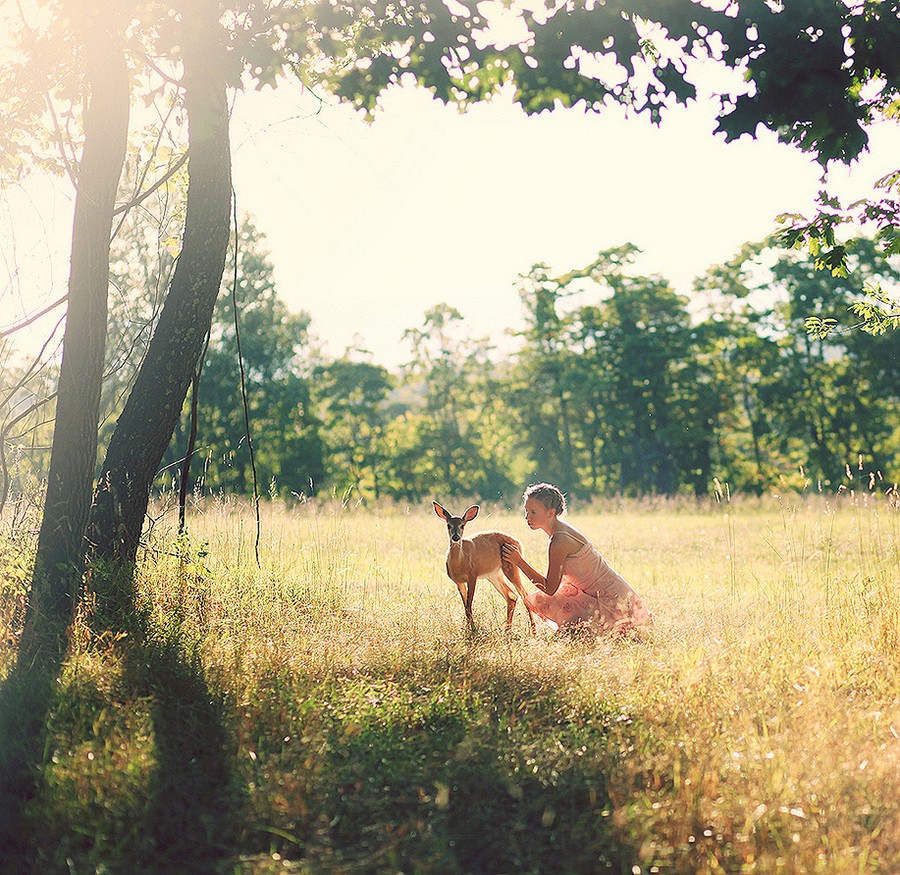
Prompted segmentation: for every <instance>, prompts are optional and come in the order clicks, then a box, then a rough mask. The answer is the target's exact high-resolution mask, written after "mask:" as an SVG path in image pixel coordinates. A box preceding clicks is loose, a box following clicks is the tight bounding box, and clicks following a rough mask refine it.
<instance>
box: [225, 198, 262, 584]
mask: <svg viewBox="0 0 900 875" xmlns="http://www.w3.org/2000/svg"><path fill="white" fill-rule="evenodd" d="M231 198H232V203H233V205H234V276H233V278H232V283H231V309H232V310H233V311H234V335H235V339H236V340H237V354H238V366H239V368H240V372H241V400H242V401H243V404H244V432H245V434H246V435H247V448H248V449H249V451H250V471H251V472H252V474H253V505H254V507H255V508H256V542H255V544H254V551H255V553H256V564H257V566H260V561H259V538H260V529H261V524H260V519H259V483H258V481H257V476H256V453H255V451H254V449H253V439H252V436H251V433H250V431H251V430H250V405H249V402H248V400H247V374H246V372H245V370H244V353H243V349H242V348H241V328H240V319H239V317H238V302H237V286H238V243H239V239H240V235H239V234H238V220H237V195H236V194H235V192H234V187H232V189H231Z"/></svg>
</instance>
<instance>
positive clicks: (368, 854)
mask: <svg viewBox="0 0 900 875" xmlns="http://www.w3.org/2000/svg"><path fill="white" fill-rule="evenodd" d="M395 679H396V678H395ZM522 681H523V679H522V677H521V676H519V677H515V678H512V677H511V676H510V675H508V674H507V673H504V672H497V673H496V674H490V673H485V674H482V675H481V676H480V677H479V679H478V684H477V688H476V689H475V694H474V697H473V699H470V701H469V703H463V704H459V706H457V704H455V703H450V704H449V705H448V703H447V702H446V700H445V698H444V695H443V693H441V694H440V695H438V694H437V693H436V691H432V692H431V693H424V694H423V695H424V697H425V698H428V697H430V701H424V700H423V701H420V702H418V703H414V704H412V706H411V707H407V708H405V710H397V711H392V710H391V709H390V708H387V709H382V710H381V712H380V713H379V712H378V710H377V706H376V707H375V710H373V712H372V713H371V714H370V715H368V716H367V715H365V714H359V713H357V714H355V715H353V716H352V717H351V718H350V721H349V722H348V723H345V724H344V725H343V726H340V725H336V726H334V727H333V729H332V743H331V745H330V746H329V747H330V750H329V762H328V763H327V765H326V767H325V770H324V771H325V772H326V773H327V774H328V775H329V776H330V783H331V786H330V789H329V792H328V793H327V794H325V807H324V810H323V811H322V816H321V817H320V819H319V822H320V824H322V825H323V826H322V828H320V829H319V830H318V832H317V834H315V835H312V836H310V840H309V841H308V842H307V844H306V847H305V854H304V856H305V859H306V863H307V865H310V866H311V867H312V869H311V871H328V872H331V873H362V872H371V873H382V872H383V873H388V872H391V873H394V872H398V871H402V872H406V873H432V872H441V873H446V875H481V873H484V875H498V873H553V872H565V873H569V875H579V873H603V872H610V873H616V875H618V873H625V872H628V873H630V872H631V871H632V865H633V863H634V862H635V859H636V856H637V855H636V853H635V852H634V849H633V848H631V847H630V846H629V845H628V843H627V842H626V841H625V840H624V839H623V837H622V836H621V835H620V834H618V832H617V830H616V827H615V825H614V818H613V817H612V806H611V803H610V800H609V797H608V791H607V770H608V768H609V764H610V757H611V754H610V752H609V751H608V749H607V747H606V738H605V735H606V729H605V720H606V719H612V718H611V717H608V716H607V715H602V714H599V715H593V716H594V717H596V718H597V719H593V718H589V719H588V720H586V721H584V722H582V723H580V724H578V725H574V724H573V725H566V720H565V718H559V722H557V723H556V724H555V725H554V723H553V719H554V718H552V717H551V716H550V715H551V714H555V713H557V712H558V713H560V714H561V713H562V712H563V711H564V710H565V709H562V708H559V707H558V706H559V705H560V704H561V703H560V702H559V701H558V700H557V699H556V697H554V695H553V693H552V691H548V690H547V689H545V688H542V689H535V690H528V689H524V688H523V683H522ZM413 683H414V684H415V682H413ZM532 694H533V696H532ZM414 695H415V694H414ZM523 703H524V704H525V707H524V709H523V708H521V706H522V705H523ZM548 726H549V727H551V728H550V730H549V731H548ZM585 751H588V752H589V753H587V755H585ZM282 850H283V851H284V853H285V854H286V855H290V853H291V849H290V848H288V847H286V846H285V847H284V848H283V849H282Z"/></svg>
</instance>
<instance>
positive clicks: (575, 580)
mask: <svg viewBox="0 0 900 875" xmlns="http://www.w3.org/2000/svg"><path fill="white" fill-rule="evenodd" d="M565 512H566V499H565V497H564V496H563V494H562V492H560V491H559V489H557V488H556V487H555V486H552V485H551V484H549V483H537V484H535V485H533V486H529V487H528V489H526V490H525V522H526V523H527V525H528V528H530V529H540V530H541V531H543V532H546V533H547V535H548V536H549V538H550V547H549V557H548V558H549V561H548V565H547V574H546V576H544V575H542V574H540V572H538V571H536V570H535V569H534V568H532V567H531V566H530V565H529V564H528V563H527V562H526V561H525V559H524V557H523V556H522V554H521V553H520V552H519V551H518V550H517V549H516V548H515V547H514V546H510V545H507V544H504V545H503V548H502V549H503V558H504V559H508V560H509V561H510V562H512V563H513V564H514V565H518V567H519V568H521V569H522V571H523V573H524V574H525V576H526V577H527V578H529V580H531V582H532V583H534V584H535V586H537V588H538V589H537V591H536V592H532V593H529V594H528V595H527V596H525V601H526V602H527V604H528V607H529V608H531V610H532V611H533V612H534V613H535V614H537V615H538V616H539V617H541V619H543V620H544V621H545V622H546V623H547V624H548V625H549V626H550V627H551V628H553V629H561V628H571V627H575V626H579V625H582V624H584V626H585V627H586V628H591V629H593V630H595V631H597V632H613V633H621V634H624V633H626V632H632V631H640V630H643V629H646V628H647V627H648V626H651V625H652V623H653V615H652V614H651V613H650V611H648V610H647V608H646V607H645V606H644V602H643V601H642V600H641V597H640V596H639V595H638V594H637V593H636V592H635V591H634V589H632V588H631V586H629V585H628V583H627V582H626V581H625V579H624V578H623V577H622V576H621V575H619V574H617V573H616V572H615V571H613V569H612V568H610V566H609V563H608V562H607V561H606V560H605V559H604V558H603V557H602V556H601V555H600V554H599V553H598V552H597V550H596V549H595V547H594V546H593V544H591V542H590V541H588V539H587V538H586V537H585V536H584V535H582V534H581V532H579V531H578V530H577V529H576V528H574V527H573V526H570V525H569V524H568V523H567V522H565V520H562V519H560V516H561V515H562V514H564V513H565Z"/></svg>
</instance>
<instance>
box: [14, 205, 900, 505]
mask: <svg viewBox="0 0 900 875" xmlns="http://www.w3.org/2000/svg"><path fill="white" fill-rule="evenodd" d="M146 235H147V229H146V227H144V226H141V225H135V226H134V227H131V228H128V229H126V230H125V232H124V233H123V234H122V236H121V238H120V241H119V242H118V243H117V244H116V245H115V247H114V251H113V254H114V256H116V257H114V258H113V265H114V270H115V271H118V273H117V282H116V285H117V287H118V288H121V289H128V288H135V287H137V288H147V287H148V286H149V287H152V288H155V287H161V286H163V285H164V284H165V277H164V276H163V277H160V276H159V274H160V272H162V273H163V274H164V273H165V272H166V271H169V270H171V268H172V265H173V262H174V257H173V255H172V253H171V252H169V250H167V249H166V248H165V247H160V246H155V247H144V248H143V250H142V249H141V247H139V246H137V245H136V244H137V240H136V238H140V239H143V240H146ZM156 236H157V237H158V236H159V229H157V232H156ZM232 243H233V244H234V243H235V241H234V240H233V241H232ZM846 249H847V251H846V260H847V270H846V271H845V272H844V273H845V274H846V275H844V276H841V275H834V274H832V273H831V272H830V271H823V270H820V269H817V268H816V266H815V263H814V260H813V259H812V258H811V257H810V256H808V255H805V254H803V253H800V252H797V251H789V250H785V249H783V248H778V247H777V246H776V245H774V242H772V241H764V242H762V243H759V244H753V245H750V244H748V245H747V246H745V247H744V248H743V249H742V250H741V251H740V252H738V253H737V254H736V255H735V257H734V258H733V259H732V260H731V261H729V262H728V263H726V264H723V265H716V266H712V267H710V269H709V270H708V271H707V272H706V273H705V274H704V275H703V276H701V277H698V278H697V280H696V281H695V288H694V290H693V292H692V294H691V295H690V296H685V295H681V294H678V293H677V292H676V291H675V290H673V288H672V286H671V284H670V283H669V282H668V281H667V280H666V278H665V277H663V276H660V275H651V276H645V275H641V274H640V273H639V272H638V271H637V270H636V269H635V260H636V257H637V255H638V254H639V251H638V249H637V248H636V247H635V246H633V245H631V244H625V245H622V246H619V247H616V248H612V249H608V250H605V251H603V252H600V253H599V254H598V255H597V257H596V258H595V259H594V260H593V261H592V262H591V264H589V265H587V266H586V267H584V268H580V269H574V270H571V271H569V272H567V273H565V274H561V275H556V274H554V273H553V272H552V271H551V270H550V269H549V268H548V267H547V266H546V265H542V264H536V265H533V266H532V267H531V268H530V270H528V272H527V273H525V274H523V275H522V276H520V277H519V280H518V284H517V288H518V293H519V297H520V300H521V306H522V312H523V314H524V317H525V318H524V327H523V328H522V329H521V330H520V331H519V332H518V336H517V339H518V343H517V344H516V348H515V350H514V351H513V352H511V353H509V352H507V353H504V354H503V355H500V354H499V353H498V352H497V350H496V349H494V348H493V347H492V346H491V344H490V343H489V341H488V340H487V339H485V338H480V337H478V336H475V335H473V334H472V331H471V329H470V327H469V326H468V325H467V324H466V321H465V320H464V319H463V317H462V316H461V314H460V313H459V312H458V311H457V310H456V309H455V308H454V307H453V306H452V305H450V304H448V303H437V304H435V305H434V306H432V307H431V308H430V309H428V310H427V311H426V312H425V313H424V314H423V315H422V316H421V321H420V322H419V324H418V325H415V326H412V327H410V328H408V329H407V330H406V332H405V333H404V337H403V340H404V343H405V346H406V349H407V350H408V359H407V361H406V362H405V363H404V364H403V365H402V366H401V367H399V368H397V369H395V370H393V371H391V370H389V369H388V368H386V367H385V366H383V365H381V364H379V363H378V362H377V361H375V360H374V358H373V356H372V355H371V354H370V353H368V352H367V351H365V350H361V349H349V350H347V351H346V352H344V353H343V354H342V355H340V356H339V357H329V356H327V355H326V354H325V353H324V351H323V349H322V346H321V344H320V343H319V341H318V340H317V338H316V335H315V331H314V329H315V326H314V325H313V323H312V320H311V318H310V317H309V315H308V314H306V313H303V312H301V313H294V312H291V311H290V310H289V309H288V308H287V306H286V305H285V304H284V302H283V301H282V299H281V298H280V297H279V295H278V290H277V289H276V286H275V283H274V279H273V265H272V262H271V258H270V254H269V252H268V250H267V249H266V241H265V236H264V235H263V234H262V233H261V232H260V231H259V230H258V229H257V228H256V227H255V225H254V223H253V221H252V219H250V218H245V219H244V220H243V221H242V223H241V225H240V226H239V229H238V239H237V242H236V245H233V250H234V252H235V253H236V256H237V270H236V272H234V271H230V270H229V271H226V277H225V280H224V281H223V287H222V290H221V291H220V294H219V296H218V299H217V303H216V306H215V310H214V314H213V319H212V326H211V330H210V334H209V339H208V343H207V346H206V352H205V356H204V360H203V363H202V368H201V370H200V373H199V377H198V379H197V381H196V383H195V385H194V391H193V393H192V394H191V395H190V396H189V397H188V398H187V400H186V402H185V406H184V410H183V413H182V416H181V418H180V419H179V421H178V423H177V426H176V429H175V434H174V436H173V439H172V441H171V443H170V444H169V447H168V449H167V451H166V454H165V457H164V459H163V463H162V466H161V470H160V473H159V475H158V477H157V483H156V488H157V489H158V490H161V491H165V490H179V489H185V490H186V491H190V492H191V493H193V494H200V495H210V494H220V493H229V494H238V495H251V494H252V493H253V492H254V490H256V491H257V492H258V493H262V494H263V495H269V496H272V497H281V498H286V499H290V498H291V497H292V496H293V497H295V498H301V499H302V498H307V497H312V496H317V495H318V496H322V495H335V496H338V497H340V498H351V497H352V498H353V499H360V500H363V501H379V500H383V499H393V500H403V501H418V500H421V499H423V498H426V497H428V496H433V495H437V496H445V497H461V498H472V497H474V498H478V499H484V500H508V499H509V497H510V496H512V495H515V494H517V493H518V492H519V490H520V489H521V487H522V486H523V484H525V483H526V482H529V481H533V480H536V479H546V480H551V481H554V482H557V483H560V484H563V485H564V486H565V488H566V489H567V490H568V491H569V492H570V493H571V494H573V495H576V496H582V497H592V496H595V497H599V496H612V495H631V496H635V495H683V494H688V495H693V496H704V495H708V494H710V493H711V492H712V491H713V490H714V488H715V487H714V484H715V482H716V481H719V482H720V483H726V482H727V483H728V484H729V486H730V488H731V489H732V490H734V491H740V492H745V493H751V494H759V493H761V492H763V491H765V490H767V489H770V488H772V487H773V486H774V487H778V488H784V487H785V486H788V487H799V488H808V487H812V488H815V489H821V490H823V491H826V492H833V491H835V490H837V489H838V488H840V486H841V485H845V486H847V485H853V481H858V480H859V479H862V480H863V481H864V482H865V484H866V486H867V487H869V486H874V485H876V484H878V485H879V487H880V488H888V487H889V486H890V485H891V484H893V482H894V481H895V480H896V479H897V472H898V467H900V466H898V461H900V460H898V453H900V415H898V411H900V406H898V397H897V396H898V387H900V379H898V378H900V361H898V359H897V356H896V335H892V334H872V333H871V332H865V331H860V330H854V329H853V328H852V325H848V311H849V309H850V308H851V307H852V306H853V302H854V301H855V300H856V298H857V297H858V292H859V289H860V288H863V287H864V286H866V285H869V284H872V283H874V282H878V283H880V284H881V286H882V287H883V288H884V289H886V290H890V289H893V288H894V287H895V286H896V284H897V281H898V279H900V271H898V267H897V265H896V264H895V263H893V261H892V260H891V259H889V258H888V257H886V256H885V255H884V254H883V253H882V251H881V250H880V249H879V247H878V246H877V245H876V244H875V243H874V242H873V241H872V240H870V239H868V238H857V239H855V240H853V241H852V242H851V243H849V244H848V246H847V247H846ZM141 251H144V252H145V253H146V255H145V257H143V258H141V257H135V255H134V253H136V252H141ZM150 262H152V263H150ZM235 305H236V308H235ZM235 309H236V311H237V315H238V319H237V321H236V320H235ZM411 315H412V314H411ZM153 319H154V313H153V307H152V299H151V303H148V299H147V297H146V295H137V296H135V295H127V294H126V295H124V296H121V297H119V298H117V299H116V301H115V303H114V306H113V307H112V308H111V326H112V329H111V338H112V339H113V340H114V341H115V342H114V343H111V344H110V350H111V352H110V355H109V356H108V361H107V377H106V380H105V384H104V391H103V410H104V413H105V415H104V419H103V427H102V429H101V437H100V443H101V447H102V446H104V445H105V443H106V442H107V441H108V436H109V433H110V430H111V429H112V427H113V424H114V423H115V421H116V420H117V417H118V415H119V413H120V411H121V399H122V398H124V397H125V396H126V394H127V389H128V385H129V383H130V381H131V380H132V379H133V374H134V370H135V368H136V363H137V362H138V361H140V358H141V350H142V349H143V346H144V345H145V341H144V340H143V338H145V336H146V333H147V331H146V326H147V325H149V324H151V323H152V321H153ZM815 320H819V321H821V322H825V321H826V320H832V321H833V322H836V323H838V324H841V325H844V326H845V328H844V329H843V330H831V331H829V332H825V333H822V332H814V331H809V330H804V326H805V325H807V324H808V323H810V322H811V321H815ZM476 328H477V326H476ZM238 338H240V344H238ZM248 425H249V428H248ZM32 436H33V435H32ZM251 444H252V449H253V450H254V452H253V454H252V457H251ZM47 445H49V442H46V441H39V442H38V444H37V446H36V447H33V448H27V447H25V446H24V445H20V446H19V450H18V454H17V457H18V459H19V460H20V465H19V469H18V476H19V477H22V476H30V477H31V478H34V477H35V476H40V475H41V473H42V470H45V469H44V466H45V465H46V463H47V457H46V456H47V454H46V450H41V449H40V447H41V446H47ZM187 455H190V456H191V458H190V465H187V466H186V465H185V464H184V459H185V458H186V456H187ZM848 478H849V479H848ZM17 485H18V488H20V489H21V488H25V484H24V483H21V482H20V483H19V484H17ZM855 485H859V484H858V483H856V484H855Z"/></svg>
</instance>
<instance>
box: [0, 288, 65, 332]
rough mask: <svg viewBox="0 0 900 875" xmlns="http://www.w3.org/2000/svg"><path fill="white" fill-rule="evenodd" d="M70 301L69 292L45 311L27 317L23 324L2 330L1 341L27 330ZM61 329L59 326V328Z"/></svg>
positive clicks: (49, 305) (0, 330)
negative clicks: (24, 329)
mask: <svg viewBox="0 0 900 875" xmlns="http://www.w3.org/2000/svg"><path fill="white" fill-rule="evenodd" d="M68 300H69V294H68V292H67V293H66V294H65V295H63V296H62V297H61V298H58V299H57V300H56V301H54V302H53V303H52V304H48V305H47V306H46V307H44V309H43V310H39V311H38V312H37V313H32V315H31V316H26V317H25V318H24V319H23V320H22V321H21V322H17V323H16V324H15V325H12V326H10V327H9V328H3V329H0V339H2V338H4V337H9V335H11V334H15V333H16V332H17V331H21V330H22V329H23V328H27V327H28V326H29V325H31V324H33V323H35V322H37V321H38V319H40V318H41V317H42V316H46V315H47V314H48V313H49V312H50V311H51V310H55V309H56V308H57V307H59V306H60V304H65V303H66V301H68ZM57 327H59V326H57ZM55 330H56V329H54V331H55Z"/></svg>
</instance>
